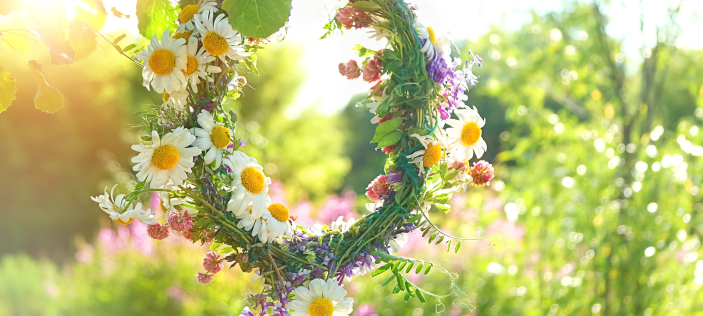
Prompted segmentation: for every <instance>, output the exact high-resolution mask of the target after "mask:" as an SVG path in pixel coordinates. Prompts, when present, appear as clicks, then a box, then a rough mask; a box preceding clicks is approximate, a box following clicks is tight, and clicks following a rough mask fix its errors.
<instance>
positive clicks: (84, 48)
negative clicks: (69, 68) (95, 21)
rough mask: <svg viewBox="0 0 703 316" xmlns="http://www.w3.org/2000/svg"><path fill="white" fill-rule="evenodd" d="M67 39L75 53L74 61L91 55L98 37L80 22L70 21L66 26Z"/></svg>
mask: <svg viewBox="0 0 703 316" xmlns="http://www.w3.org/2000/svg"><path fill="white" fill-rule="evenodd" d="M68 39H69V40H70V41H71V45H72V46H73V49H74V50H75V51H76V60H79V59H82V58H84V57H86V56H88V54H90V53H92V52H93V51H94V50H95V48H97V46H98V35H97V34H95V32H93V29H92V28H91V27H90V26H88V25H87V24H86V23H85V22H82V21H72V22H71V24H69V26H68Z"/></svg>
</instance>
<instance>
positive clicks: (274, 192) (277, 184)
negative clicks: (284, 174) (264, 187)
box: [269, 181, 288, 205]
mask: <svg viewBox="0 0 703 316" xmlns="http://www.w3.org/2000/svg"><path fill="white" fill-rule="evenodd" d="M269 197H271V202H272V203H281V204H283V205H288V199H287V198H286V191H285V190H284V189H283V183H281V181H273V182H271V185H269Z"/></svg>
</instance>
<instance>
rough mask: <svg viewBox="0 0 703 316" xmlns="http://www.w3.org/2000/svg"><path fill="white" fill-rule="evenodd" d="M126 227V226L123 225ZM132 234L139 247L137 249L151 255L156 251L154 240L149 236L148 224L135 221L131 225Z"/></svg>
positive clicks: (134, 242)
mask: <svg viewBox="0 0 703 316" xmlns="http://www.w3.org/2000/svg"><path fill="white" fill-rule="evenodd" d="M123 227H124V226H123ZM129 227H130V229H131V231H132V232H131V235H132V243H133V244H134V246H136V247H137V250H139V252H141V253H142V254H144V255H151V254H153V253H154V241H153V240H152V239H151V237H149V233H148V232H147V231H146V224H142V222H139V221H134V222H133V223H132V224H131V225H129Z"/></svg>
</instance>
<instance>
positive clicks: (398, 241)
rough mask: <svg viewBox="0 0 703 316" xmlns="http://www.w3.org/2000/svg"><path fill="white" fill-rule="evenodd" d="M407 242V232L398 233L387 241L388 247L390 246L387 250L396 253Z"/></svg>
mask: <svg viewBox="0 0 703 316" xmlns="http://www.w3.org/2000/svg"><path fill="white" fill-rule="evenodd" d="M407 242H408V234H407V233H403V234H398V235H397V236H395V238H393V239H391V241H390V242H389V243H388V247H390V248H389V249H388V250H390V252H391V253H397V252H399V251H400V249H402V248H403V246H405V244H406V243H407Z"/></svg>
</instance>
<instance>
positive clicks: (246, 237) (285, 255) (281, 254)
mask: <svg viewBox="0 0 703 316" xmlns="http://www.w3.org/2000/svg"><path fill="white" fill-rule="evenodd" d="M180 188H181V190H183V191H184V192H186V193H187V194H188V196H189V197H190V198H192V199H194V200H196V201H197V202H199V203H202V204H203V205H205V206H206V207H207V208H208V209H210V210H211V211H212V212H211V214H213V215H214V216H215V217H216V218H217V219H218V220H219V221H218V223H219V224H222V226H225V227H226V228H227V229H229V230H230V231H232V232H234V233H236V234H237V235H239V236H240V237H241V239H242V240H243V241H244V242H245V243H246V245H247V246H252V245H254V244H255V243H254V240H253V239H254V238H253V237H252V236H251V235H250V234H246V233H244V232H242V230H241V229H239V228H237V226H236V225H237V224H236V223H234V222H232V221H230V220H229V219H227V218H226V217H225V216H224V214H223V213H222V212H221V211H220V210H218V209H217V208H216V207H214V206H212V204H210V203H208V202H207V201H205V199H203V198H202V197H201V196H200V194H199V193H198V192H197V191H195V190H191V189H188V188H185V187H183V186H181V187H180ZM268 250H270V251H272V252H274V255H275V256H276V258H277V259H279V262H285V259H293V260H296V261H298V262H300V263H303V264H308V265H312V266H316V267H318V268H322V269H325V270H327V267H325V266H323V265H320V264H317V263H314V262H309V261H307V260H305V259H302V258H299V257H298V256H296V255H294V254H292V253H290V252H286V251H284V250H283V249H281V248H279V247H277V246H275V245H271V246H270V247H269V248H268ZM267 255H269V256H270V252H268V251H267ZM273 266H274V267H275V264H274V265H273Z"/></svg>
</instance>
